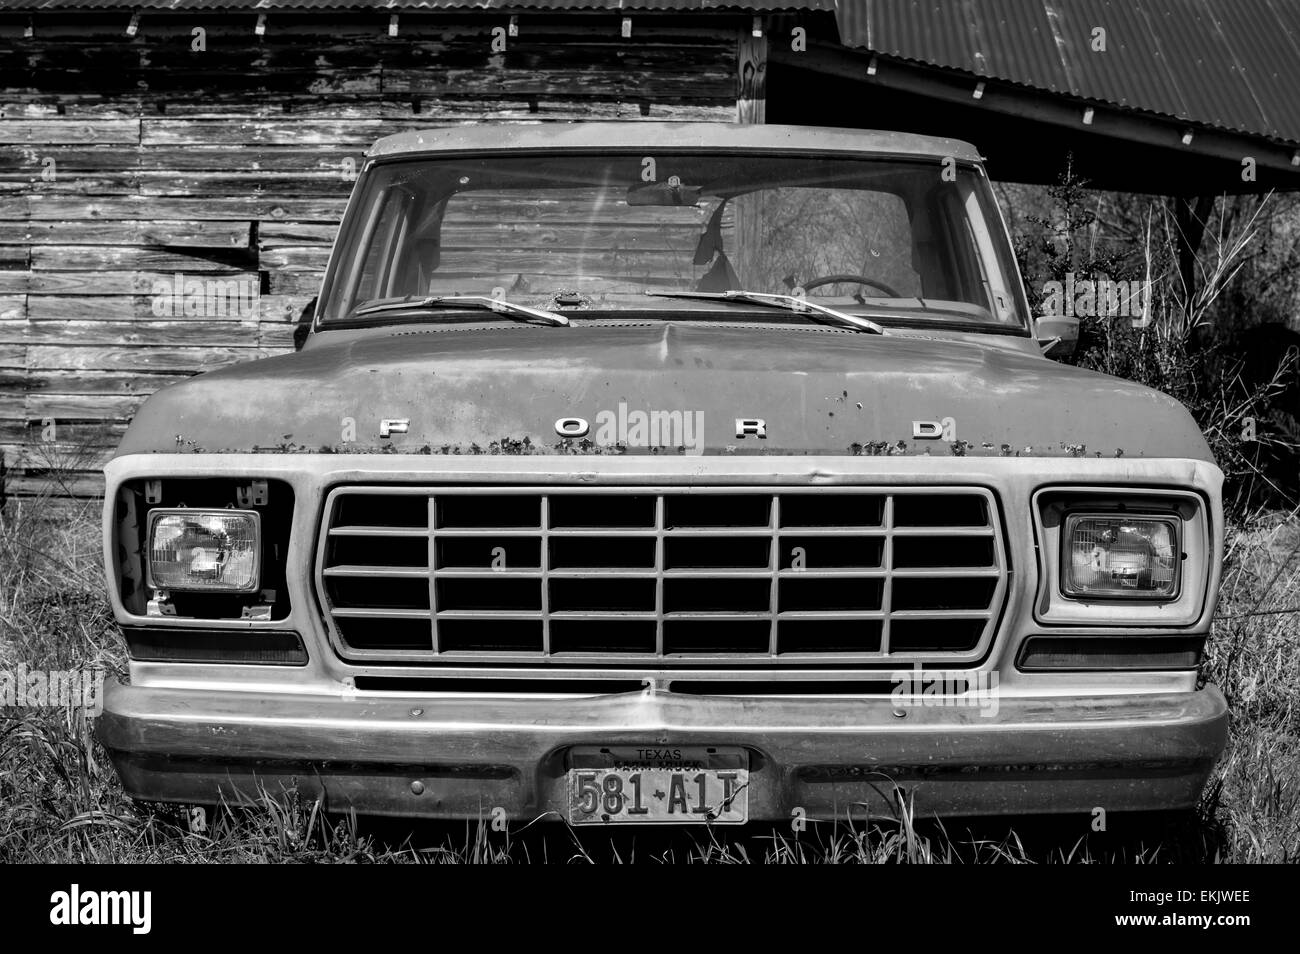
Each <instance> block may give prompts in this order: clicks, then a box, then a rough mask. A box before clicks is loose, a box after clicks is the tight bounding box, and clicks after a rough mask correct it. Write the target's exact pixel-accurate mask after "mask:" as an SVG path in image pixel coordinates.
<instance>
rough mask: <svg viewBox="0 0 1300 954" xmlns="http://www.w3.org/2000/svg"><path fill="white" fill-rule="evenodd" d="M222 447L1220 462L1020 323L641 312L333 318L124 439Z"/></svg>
mask: <svg viewBox="0 0 1300 954" xmlns="http://www.w3.org/2000/svg"><path fill="white" fill-rule="evenodd" d="M561 420H564V421H565V423H564V425H563V427H564V429H565V430H567V431H568V432H569V433H570V434H572V435H573V436H571V437H562V436H561V435H560V434H559V433H558V432H557V422H559V421H561ZM760 421H761V422H762V423H761V425H760V423H759V422H760ZM384 422H388V424H387V428H384ZM738 422H739V423H738ZM403 424H405V430H404V431H403V430H402V428H403ZM584 424H585V425H586V427H585V431H584V427H583V425H584ZM381 430H387V431H388V436H387V437H384V436H381ZM738 430H739V432H740V433H741V434H742V435H743V436H737V435H738ZM759 430H762V431H763V432H764V433H765V436H759V435H758V434H757V433H756V432H757V431H759ZM230 452H244V453H247V452H265V453H286V452H300V453H380V452H387V453H425V454H474V453H671V454H696V453H703V454H755V453H758V454H831V455H860V454H868V455H871V454H943V455H950V454H951V455H956V456H966V455H978V456H985V455H993V456H1088V457H1093V456H1101V457H1115V456H1128V457H1185V458H1198V459H1202V460H1206V461H1212V460H1213V458H1212V457H1211V455H1210V452H1209V449H1208V447H1207V446H1206V444H1205V441H1204V439H1203V438H1202V436H1201V433H1200V431H1199V430H1198V428H1197V427H1196V424H1195V422H1194V421H1193V420H1192V417H1191V415H1190V414H1189V413H1188V412H1187V410H1186V409H1185V408H1184V407H1183V406H1182V405H1181V404H1179V403H1178V402H1177V401H1175V400H1173V399H1172V398H1170V397H1168V396H1166V395H1164V394H1161V393H1160V392H1158V391H1154V390H1151V389H1149V388H1145V387H1142V386H1140V385H1137V384H1133V383H1131V382H1128V381H1124V380H1121V379H1118V378H1112V377H1108V376H1106V375H1101V374H1096V373H1093V372H1089V371H1084V370H1080V369H1078V368H1073V367H1069V366H1066V365H1062V364H1058V363H1056V362H1054V361H1050V360H1048V359H1045V358H1043V357H1042V356H1041V355H1039V354H1038V353H1037V349H1036V346H1035V345H1034V343H1033V342H1032V341H1028V340H1027V339H1014V338H1006V337H995V336H991V335H990V336H976V335H967V336H947V337H945V336H942V335H938V334H936V335H933V336H929V337H921V336H919V335H913V334H903V333H899V334H891V335H886V336H878V335H867V334H861V333H857V332H846V331H840V330H835V329H829V328H816V327H811V326H810V327H803V326H782V327H775V326H770V325H768V326H760V325H756V324H741V323H727V324H725V325H723V324H718V323H713V324H710V323H706V322H701V321H687V322H677V321H635V320H631V321H628V322H624V323H619V324H618V325H611V324H604V325H600V324H596V323H590V324H588V323H582V324H577V323H575V324H574V325H572V326H570V327H568V328H552V327H540V326H532V325H522V324H519V325H514V324H487V325H483V324H480V325H474V326H463V325H462V326H453V325H448V324H428V325H407V326H399V327H388V328H382V329H374V330H366V331H363V332H327V333H324V334H321V335H318V336H316V337H315V338H314V340H313V341H312V342H311V343H310V344H309V345H308V346H307V348H305V349H304V350H303V351H301V352H299V353H297V354H290V355H283V356H280V357H275V358H268V359H265V360H261V361H253V362H249V363H246V364H240V365H235V366H232V367H229V368H225V369H222V370H219V371H214V372H211V373H209V374H204V375H201V376H199V377H197V378H193V379H191V380H189V381H185V382H183V383H180V384H176V385H173V386H171V387H168V388H165V389H163V390H162V391H159V392H158V393H157V394H155V395H154V396H153V397H151V398H150V399H149V400H148V401H147V402H146V403H145V404H144V406H143V407H142V408H141V409H140V411H139V413H138V414H137V416H136V418H135V421H134V423H133V424H132V426H131V427H130V429H129V430H128V432H127V434H126V436H125V438H124V439H123V441H122V444H121V447H120V449H119V454H130V453H230Z"/></svg>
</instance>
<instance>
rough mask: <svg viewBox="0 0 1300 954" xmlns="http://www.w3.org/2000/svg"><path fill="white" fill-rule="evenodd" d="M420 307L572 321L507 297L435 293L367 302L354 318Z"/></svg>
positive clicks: (555, 322) (561, 322) (549, 321)
mask: <svg viewBox="0 0 1300 954" xmlns="http://www.w3.org/2000/svg"><path fill="white" fill-rule="evenodd" d="M420 308H428V309H438V308H448V309H452V308H476V309H481V310H483V311H495V312H497V313H498V314H501V315H509V316H510V317H511V318H516V319H518V320H519V321H526V320H527V319H529V318H535V319H537V320H538V321H541V322H545V323H546V324H548V325H567V324H568V323H569V319H568V318H565V317H564V316H563V315H557V314H556V313H555V312H553V311H543V310H542V309H541V308H529V307H528V306H527V305H519V304H516V303H515V302H513V301H506V300H505V299H504V298H492V297H490V296H488V295H431V296H428V297H425V298H404V299H402V300H401V301H386V302H381V303H379V304H375V305H366V306H365V307H363V308H358V309H357V310H356V311H354V312H352V315H351V317H353V318H359V317H361V316H362V315H377V314H379V313H380V312H384V311H408V310H411V309H420Z"/></svg>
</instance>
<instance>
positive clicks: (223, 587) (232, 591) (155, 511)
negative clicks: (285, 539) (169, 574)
mask: <svg viewBox="0 0 1300 954" xmlns="http://www.w3.org/2000/svg"><path fill="white" fill-rule="evenodd" d="M205 515H206V516H219V517H241V518H246V519H251V521H252V525H253V526H252V539H253V545H252V548H251V552H252V557H253V571H252V579H251V582H250V583H247V584H244V585H239V586H236V585H233V584H219V585H215V586H214V585H193V584H190V585H187V584H184V583H182V584H176V583H167V582H159V581H158V580H157V579H156V578H155V577H154V560H153V551H154V533H155V531H156V529H157V526H158V523H159V521H160V520H162V519H163V518H165V517H174V516H180V517H186V518H195V517H199V516H205ZM144 556H145V559H144V564H145V565H144V572H145V582H146V585H148V586H149V588H150V589H152V590H155V591H157V590H162V591H166V592H170V593H201V594H211V595H218V596H219V595H239V594H247V593H256V592H258V591H259V590H260V589H261V588H262V515H261V514H260V513H258V512H257V511H256V510H236V509H234V508H218V507H154V508H152V509H150V510H149V512H148V514H147V515H146V518H145V536H144Z"/></svg>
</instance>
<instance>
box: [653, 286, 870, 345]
mask: <svg viewBox="0 0 1300 954" xmlns="http://www.w3.org/2000/svg"><path fill="white" fill-rule="evenodd" d="M646 294H647V295H650V296H651V297H653V298H703V299H707V300H711V301H739V302H745V303H747V304H751V305H766V306H768V307H770V308H783V309H785V310H786V311H793V312H795V313H797V314H801V315H807V316H808V317H809V318H812V319H813V320H815V321H822V320H824V319H826V318H830V319H831V320H832V321H833V322H834V323H835V324H837V325H840V326H841V327H845V328H853V329H855V330H857V331H865V332H869V333H870V334H873V335H883V334H888V332H886V331H885V329H884V328H882V327H881V326H880V325H878V324H876V323H875V322H874V321H870V320H868V319H866V318H859V317H858V316H857V315H850V314H848V313H847V312H843V311H836V310H835V309H834V308H827V307H826V306H825V305H819V304H817V303H816V302H811V301H809V300H808V299H807V298H800V297H799V296H797V295H769V294H768V293H767V292H752V291H739V290H735V289H733V290H731V291H724V292H691V291H679V292H656V291H647V292H646Z"/></svg>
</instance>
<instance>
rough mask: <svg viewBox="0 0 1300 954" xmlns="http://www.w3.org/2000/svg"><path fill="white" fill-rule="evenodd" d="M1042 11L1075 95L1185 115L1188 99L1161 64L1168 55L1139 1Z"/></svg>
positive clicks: (1074, 1)
mask: <svg viewBox="0 0 1300 954" xmlns="http://www.w3.org/2000/svg"><path fill="white" fill-rule="evenodd" d="M1048 7H1049V9H1052V11H1053V14H1054V17H1055V21H1054V22H1055V25H1056V30H1057V34H1058V36H1059V39H1060V44H1059V48H1060V50H1061V55H1062V57H1063V58H1064V60H1065V62H1066V64H1067V67H1068V69H1069V71H1070V75H1071V79H1072V83H1071V92H1073V93H1074V94H1075V95H1076V96H1079V97H1082V98H1084V99H1090V100H1096V101H1098V102H1105V103H1114V104H1116V105H1120V106H1126V107H1129V108H1132V109H1143V110H1148V111H1151V112H1157V113H1163V114H1165V115H1169V116H1186V115H1190V113H1189V110H1190V105H1189V103H1188V100H1187V99H1186V97H1185V96H1184V95H1183V93H1182V90H1181V89H1180V88H1179V85H1178V82H1177V80H1176V79H1175V77H1174V76H1173V74H1172V73H1171V72H1170V71H1169V70H1168V69H1167V68H1166V66H1165V63H1164V59H1165V57H1166V56H1168V53H1166V52H1165V50H1164V49H1163V47H1162V45H1161V44H1160V42H1159V36H1158V34H1157V33H1156V32H1155V31H1153V30H1152V28H1151V22H1150V20H1149V18H1148V16H1147V13H1146V11H1145V10H1144V9H1143V8H1142V6H1141V5H1140V4H1139V3H1135V2H1134V0H1069V2H1068V3H1064V2H1057V3H1049V4H1048ZM1094 31H1104V32H1099V33H1097V34H1095V35H1094Z"/></svg>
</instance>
